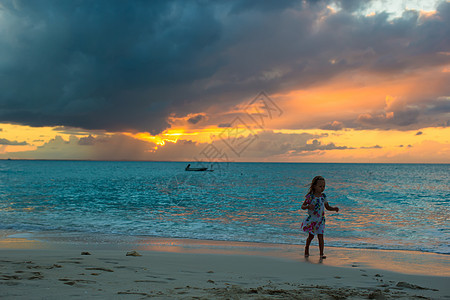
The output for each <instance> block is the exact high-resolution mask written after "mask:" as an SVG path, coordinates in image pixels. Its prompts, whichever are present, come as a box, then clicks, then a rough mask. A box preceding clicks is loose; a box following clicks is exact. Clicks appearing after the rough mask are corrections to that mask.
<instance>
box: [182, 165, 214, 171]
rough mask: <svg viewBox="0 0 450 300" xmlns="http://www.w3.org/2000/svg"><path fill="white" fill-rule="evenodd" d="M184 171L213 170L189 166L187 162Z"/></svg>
mask: <svg viewBox="0 0 450 300" xmlns="http://www.w3.org/2000/svg"><path fill="white" fill-rule="evenodd" d="M185 170H186V171H214V170H212V168H211V170H208V168H191V164H188V165H187V167H186V168H185Z"/></svg>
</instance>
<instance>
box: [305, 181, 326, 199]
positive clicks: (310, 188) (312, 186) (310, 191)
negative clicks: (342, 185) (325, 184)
mask: <svg viewBox="0 0 450 300" xmlns="http://www.w3.org/2000/svg"><path fill="white" fill-rule="evenodd" d="M319 180H324V181H325V178H323V177H322V176H316V177H314V178H313V180H312V181H311V185H310V186H309V191H308V193H307V194H306V196H308V195H312V194H314V186H315V185H316V183H317V181H319Z"/></svg>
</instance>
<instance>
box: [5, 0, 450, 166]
mask: <svg viewBox="0 0 450 300" xmlns="http://www.w3.org/2000/svg"><path fill="white" fill-rule="evenodd" d="M449 83H450V1H446V0H440V1H439V0H429V1H418V0H397V1H395V0H391V1H383V0H372V1H358V0H324V1H320V0H315V1H313V0H310V1H284V0H278V1H253V0H239V1H238V0H230V1H220V0H217V1H206V0H198V1H194V0H192V1H185V0H178V1H177V0H175V1H171V0H164V1H156V0H155V1H138V0H136V1H122V0H97V1H90V0H75V1H73V0H71V1H65V0H64V1H53V0H48V1H46V0H36V1H34V0H27V1H25V0H0V159H7V158H11V159H88V160H157V161H188V162H196V161H197V162H198V161H217V162H219V161H251V162H259V161H261V162H337V163H347V162H355V163H450V84H449Z"/></svg>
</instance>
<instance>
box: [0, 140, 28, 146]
mask: <svg viewBox="0 0 450 300" xmlns="http://www.w3.org/2000/svg"><path fill="white" fill-rule="evenodd" d="M0 145H7V146H26V145H28V143H27V142H17V141H10V140H7V139H0Z"/></svg>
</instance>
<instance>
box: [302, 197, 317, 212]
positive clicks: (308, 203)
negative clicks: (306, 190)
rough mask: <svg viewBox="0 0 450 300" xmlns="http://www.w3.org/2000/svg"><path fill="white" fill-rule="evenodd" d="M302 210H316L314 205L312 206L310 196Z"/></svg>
mask: <svg viewBox="0 0 450 300" xmlns="http://www.w3.org/2000/svg"><path fill="white" fill-rule="evenodd" d="M302 209H314V205H313V204H311V197H310V196H309V195H308V196H306V199H305V201H304V202H303V204H302Z"/></svg>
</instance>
